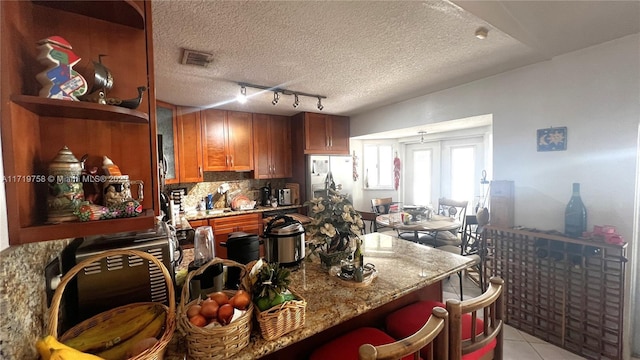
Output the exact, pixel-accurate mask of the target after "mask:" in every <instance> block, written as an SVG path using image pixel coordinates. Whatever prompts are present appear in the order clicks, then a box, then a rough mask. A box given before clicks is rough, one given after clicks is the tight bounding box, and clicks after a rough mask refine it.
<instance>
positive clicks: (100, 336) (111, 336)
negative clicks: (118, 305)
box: [64, 304, 164, 353]
mask: <svg viewBox="0 0 640 360" xmlns="http://www.w3.org/2000/svg"><path fill="white" fill-rule="evenodd" d="M162 312H164V310H163V309H162V307H160V306H157V305H154V304H140V305H139V306H134V307H124V308H123V309H120V310H116V311H115V313H114V314H113V316H112V317H110V318H109V319H106V320H104V321H102V322H100V323H99V324H97V325H96V326H94V327H92V328H89V329H87V330H84V331H82V332H81V333H80V334H78V335H77V336H75V337H73V338H71V339H68V340H65V341H64V344H65V345H67V346H69V347H72V348H74V349H76V350H80V351H85V352H92V353H96V352H99V351H103V350H106V349H109V348H111V347H113V346H114V345H116V344H118V343H120V342H122V341H125V340H127V339H128V338H130V337H132V336H133V335H135V334H137V333H138V332H140V331H141V330H142V329H144V328H145V327H146V326H147V325H149V324H150V323H151V322H152V321H153V319H155V318H156V317H157V316H158V315H159V314H160V313H162ZM72 330H73V329H72Z"/></svg>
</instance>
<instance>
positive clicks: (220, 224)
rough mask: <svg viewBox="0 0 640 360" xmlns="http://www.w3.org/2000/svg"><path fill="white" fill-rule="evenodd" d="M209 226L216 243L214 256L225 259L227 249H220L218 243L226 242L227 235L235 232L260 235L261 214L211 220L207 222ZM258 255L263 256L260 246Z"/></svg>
mask: <svg viewBox="0 0 640 360" xmlns="http://www.w3.org/2000/svg"><path fill="white" fill-rule="evenodd" d="M209 226H211V227H212V228H213V237H214V238H215V242H216V256H217V257H219V258H224V259H226V258H227V248H226V247H222V246H221V245H220V243H221V242H226V241H227V239H228V237H229V234H231V233H232V232H236V231H242V232H246V233H247V234H257V235H262V231H263V228H262V214H260V213H254V214H246V215H233V216H225V217H220V218H213V219H210V220H209ZM260 254H261V256H262V255H263V254H264V251H263V250H262V246H261V251H260Z"/></svg>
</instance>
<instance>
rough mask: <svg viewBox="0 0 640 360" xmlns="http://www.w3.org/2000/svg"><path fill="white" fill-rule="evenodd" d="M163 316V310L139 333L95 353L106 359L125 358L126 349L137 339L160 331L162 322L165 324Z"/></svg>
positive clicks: (158, 333) (117, 359)
mask: <svg viewBox="0 0 640 360" xmlns="http://www.w3.org/2000/svg"><path fill="white" fill-rule="evenodd" d="M165 318H166V313H164V312H163V313H162V314H160V315H159V316H158V317H156V318H155V319H153V321H152V322H151V323H150V324H149V325H148V326H147V327H145V328H144V329H142V330H141V331H140V332H139V333H137V334H135V335H134V336H132V337H130V338H129V339H127V340H126V341H123V342H121V343H119V344H118V345H115V346H114V347H112V348H110V349H108V350H105V351H102V352H99V353H97V354H96V355H98V356H100V357H101V358H104V359H107V360H122V359H126V358H127V357H126V354H127V351H128V350H129V349H130V348H131V347H132V346H133V345H135V344H136V343H137V342H138V341H140V340H142V339H146V338H150V337H155V338H157V337H158V335H160V332H161V331H162V328H163V327H164V324H165Z"/></svg>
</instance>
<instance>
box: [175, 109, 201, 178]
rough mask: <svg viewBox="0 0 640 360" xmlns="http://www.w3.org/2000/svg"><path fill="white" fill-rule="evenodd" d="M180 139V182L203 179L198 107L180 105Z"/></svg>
mask: <svg viewBox="0 0 640 360" xmlns="http://www.w3.org/2000/svg"><path fill="white" fill-rule="evenodd" d="M178 139H179V142H178V144H179V146H178V147H179V157H180V160H179V163H180V166H179V168H180V182H181V183H183V182H201V181H203V180H204V174H203V171H204V170H203V168H202V140H201V124H200V111H198V109H193V108H183V107H178Z"/></svg>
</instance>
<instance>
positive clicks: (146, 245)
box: [60, 223, 182, 326]
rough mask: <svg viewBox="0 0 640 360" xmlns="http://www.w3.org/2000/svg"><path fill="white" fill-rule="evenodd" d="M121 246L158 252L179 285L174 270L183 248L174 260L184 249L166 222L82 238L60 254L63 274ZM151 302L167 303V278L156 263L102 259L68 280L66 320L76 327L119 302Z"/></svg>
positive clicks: (130, 258)
mask: <svg viewBox="0 0 640 360" xmlns="http://www.w3.org/2000/svg"><path fill="white" fill-rule="evenodd" d="M116 249H127V250H138V251H142V252H146V253H149V254H151V255H153V256H155V257H156V258H157V259H158V260H160V262H162V264H163V265H164V266H165V267H166V268H167V270H169V273H170V274H171V276H172V281H173V282H174V285H175V270H174V268H175V265H177V264H179V262H180V261H181V260H182V259H181V252H180V255H179V256H178V258H177V259H174V258H175V252H176V251H178V250H180V248H179V247H178V245H177V241H176V240H175V236H174V235H173V232H172V231H171V230H169V228H168V226H167V225H166V224H164V223H160V224H159V226H157V227H156V228H154V229H149V230H147V231H143V232H135V233H118V234H112V235H103V236H93V237H86V238H77V239H75V240H73V241H72V242H71V243H70V244H69V245H68V246H67V247H66V248H65V249H64V250H63V251H62V253H61V256H60V267H61V270H62V273H63V274H65V273H66V272H68V271H69V270H70V269H71V268H72V267H73V266H75V265H76V264H77V263H79V262H80V261H83V260H85V259H87V258H89V257H91V256H93V255H96V254H99V253H100V252H103V251H105V250H116ZM147 301H153V302H159V303H164V304H165V305H168V301H169V299H168V289H167V286H166V283H165V277H164V275H163V274H162V271H161V270H160V269H159V268H158V266H157V265H155V264H154V263H152V262H150V261H146V260H144V259H142V258H140V257H138V256H128V255H118V256H113V257H107V258H102V259H101V260H100V261H96V262H94V263H92V264H90V265H88V266H86V267H85V268H84V269H82V270H81V271H80V272H78V273H77V274H76V276H75V277H74V279H73V281H72V282H70V283H69V284H68V286H67V288H66V289H65V292H64V305H63V309H61V311H62V312H63V320H64V321H63V323H64V324H65V325H69V326H72V325H73V324H76V323H78V322H80V321H82V320H84V319H87V318H89V317H91V316H93V315H96V314H98V313H100V312H103V311H106V310H109V309H112V308H115V307H117V306H121V305H126V304H130V303H133V302H147ZM172 301H175V300H174V299H172Z"/></svg>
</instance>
